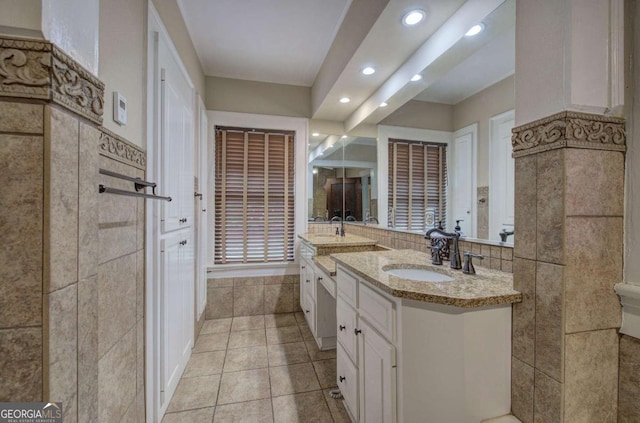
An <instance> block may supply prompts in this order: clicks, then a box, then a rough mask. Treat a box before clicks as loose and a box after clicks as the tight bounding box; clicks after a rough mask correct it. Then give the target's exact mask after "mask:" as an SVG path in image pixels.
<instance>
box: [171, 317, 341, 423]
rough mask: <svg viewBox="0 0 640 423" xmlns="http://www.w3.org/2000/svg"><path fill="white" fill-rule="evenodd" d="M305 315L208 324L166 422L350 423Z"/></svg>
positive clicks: (330, 360)
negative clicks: (333, 394) (335, 395)
mask: <svg viewBox="0 0 640 423" xmlns="http://www.w3.org/2000/svg"><path fill="white" fill-rule="evenodd" d="M335 381H336V351H335V350H332V351H320V350H319V349H318V347H317V345H316V343H315V341H314V340H313V336H312V335H311V331H310V330H309V327H308V326H307V323H306V321H305V319H304V316H303V315H302V313H285V314H272V315H265V316H248V317H234V318H228V319H218V320H207V321H205V323H204V326H203V328H202V331H201V332H200V336H199V337H198V339H197V341H196V344H195V347H194V349H193V353H192V355H191V359H190V360H189V363H188V365H187V368H186V370H185V372H184V374H183V376H182V379H181V380H180V383H179V384H178V388H177V389H176V393H175V394H174V396H173V399H172V400H171V403H170V404H169V408H168V409H167V414H166V415H165V417H164V419H163V423H177V422H180V423H200V422H203V423H204V422H206V423H223V422H235V423H240V422H250V423H262V422H265V423H296V422H300V423H309V422H318V423H324V422H327V423H333V422H337V423H347V422H350V420H349V417H348V415H347V413H346V411H345V410H344V407H343V405H342V401H341V400H334V399H333V398H331V396H330V395H329V388H333V387H334V386H335V384H336V383H335Z"/></svg>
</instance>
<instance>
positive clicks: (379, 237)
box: [308, 223, 513, 273]
mask: <svg viewBox="0 0 640 423" xmlns="http://www.w3.org/2000/svg"><path fill="white" fill-rule="evenodd" d="M335 228H336V224H329V223H309V225H308V232H309V233H310V234H333V233H335ZM345 228H346V232H347V235H349V234H352V235H357V236H362V237H365V238H370V239H373V240H376V241H377V245H378V246H379V247H388V248H393V249H397V250H406V249H410V250H416V251H421V252H423V253H429V252H430V250H429V249H428V248H427V240H426V239H424V234H417V233H409V232H402V231H397V230H393V229H389V228H379V227H377V226H375V225H362V224H351V223H346V224H345ZM465 251H471V252H473V253H475V254H482V255H483V256H484V257H485V258H484V260H474V262H473V264H474V266H476V267H486V268H489V269H493V270H501V271H503V272H508V273H511V272H512V271H513V246H512V245H511V244H503V243H500V242H493V241H475V240H474V241H471V240H464V239H461V240H460V252H461V253H462V252H465Z"/></svg>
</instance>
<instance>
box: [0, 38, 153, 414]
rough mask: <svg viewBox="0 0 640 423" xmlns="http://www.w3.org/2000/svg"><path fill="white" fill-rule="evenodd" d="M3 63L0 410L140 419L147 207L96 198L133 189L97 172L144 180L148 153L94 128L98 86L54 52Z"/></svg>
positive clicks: (2, 42)
mask: <svg viewBox="0 0 640 423" xmlns="http://www.w3.org/2000/svg"><path fill="white" fill-rule="evenodd" d="M0 53H5V54H7V53H8V54H10V55H11V57H14V58H17V60H15V61H8V62H4V63H5V65H6V66H7V68H6V70H7V72H8V74H9V76H7V73H5V74H3V75H0V97H2V100H0V117H1V118H0V208H1V209H2V210H3V212H2V213H0V231H2V233H3V236H4V237H5V246H6V247H7V248H4V249H2V253H0V292H1V293H2V295H0V298H1V299H0V367H1V368H2V370H0V372H1V373H0V401H62V402H63V410H64V421H65V422H76V421H79V422H86V421H100V422H109V421H120V420H121V419H126V420H127V421H144V412H145V410H144V363H143V359H144V344H143V342H144V325H143V303H144V301H143V292H144V249H143V248H144V203H143V202H142V201H141V200H137V199H134V198H124V197H122V198H115V196H107V195H99V194H98V183H105V184H108V185H110V186H114V187H117V188H126V189H130V188H131V187H130V186H127V187H125V186H124V185H122V181H119V180H112V179H111V178H107V177H103V176H101V175H99V174H98V169H99V168H100V167H103V168H107V169H110V170H113V171H116V172H120V173H125V174H127V175H130V176H140V177H143V176H144V168H145V167H144V165H145V163H144V152H143V151H140V150H139V149H138V148H136V147H133V146H132V145H130V144H129V143H127V142H126V141H125V140H122V139H119V138H118V137H116V136H115V135H113V134H110V133H108V132H106V131H104V130H102V128H100V127H98V126H96V124H97V123H100V122H101V119H102V116H101V115H102V108H101V105H102V95H103V93H102V88H103V85H102V83H101V82H100V81H98V80H97V79H95V78H94V77H93V76H91V75H90V74H89V73H88V72H86V71H85V70H84V69H82V68H81V67H79V66H78V65H77V64H76V63H75V62H73V61H72V60H71V59H69V58H68V57H66V56H65V55H64V53H62V52H61V51H60V50H58V49H57V48H55V46H53V45H51V44H50V43H46V42H34V41H24V40H12V39H4V38H0ZM18 59H25V60H24V62H22V61H21V60H18ZM25 70H28V71H29V72H26V73H24V71H25ZM13 72H15V75H13V76H14V77H16V78H14V80H13V82H12V83H11V84H7V83H5V81H6V80H7V78H11V77H12V75H11V73H13ZM30 78H33V80H30ZM70 85H74V86H76V87H79V90H66V88H65V87H67V88H68V87H69V86H70ZM9 97H11V98H13V99H9ZM54 103H55V104H54ZM87 119H88V120H87ZM129 185H130V184H129Z"/></svg>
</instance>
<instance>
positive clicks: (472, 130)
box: [447, 122, 478, 238]
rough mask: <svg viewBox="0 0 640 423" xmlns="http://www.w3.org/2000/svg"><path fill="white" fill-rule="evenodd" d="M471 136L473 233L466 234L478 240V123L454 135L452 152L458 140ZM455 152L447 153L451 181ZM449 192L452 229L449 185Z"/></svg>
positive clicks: (448, 189)
mask: <svg viewBox="0 0 640 423" xmlns="http://www.w3.org/2000/svg"><path fill="white" fill-rule="evenodd" d="M467 134H469V135H471V156H472V157H471V233H470V234H466V236H467V237H469V238H476V237H477V236H478V122H474V123H472V124H471V125H468V126H465V127H464V128H461V129H458V130H457V131H455V132H454V133H453V137H452V138H453V141H452V143H451V147H452V150H453V149H455V148H456V144H455V140H456V138H459V137H462V136H464V135H467ZM452 153H453V151H451V152H447V154H448V157H447V170H448V173H449V175H448V177H449V180H451V175H452V173H453V169H454V166H456V163H453V162H452V160H453V157H455V155H454V154H452ZM447 191H448V194H449V197H448V199H449V200H451V201H450V202H449V201H448V202H447V205H449V204H450V205H451V207H447V222H450V224H451V227H452V228H453V227H454V226H455V221H454V220H453V213H452V209H453V196H452V195H450V194H451V184H447Z"/></svg>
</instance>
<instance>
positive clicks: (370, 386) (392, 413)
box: [358, 319, 396, 423]
mask: <svg viewBox="0 0 640 423" xmlns="http://www.w3.org/2000/svg"><path fill="white" fill-rule="evenodd" d="M358 325H359V328H360V329H361V330H362V333H360V335H359V336H358V338H359V339H358V343H359V349H360V418H361V421H363V422H367V423H393V422H395V421H396V367H395V365H396V349H395V347H394V346H393V345H391V344H390V343H389V342H387V341H386V340H385V339H384V338H383V337H381V336H380V335H378V333H376V331H374V330H373V329H372V328H371V326H369V325H368V324H367V323H366V322H365V321H364V320H362V319H358Z"/></svg>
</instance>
